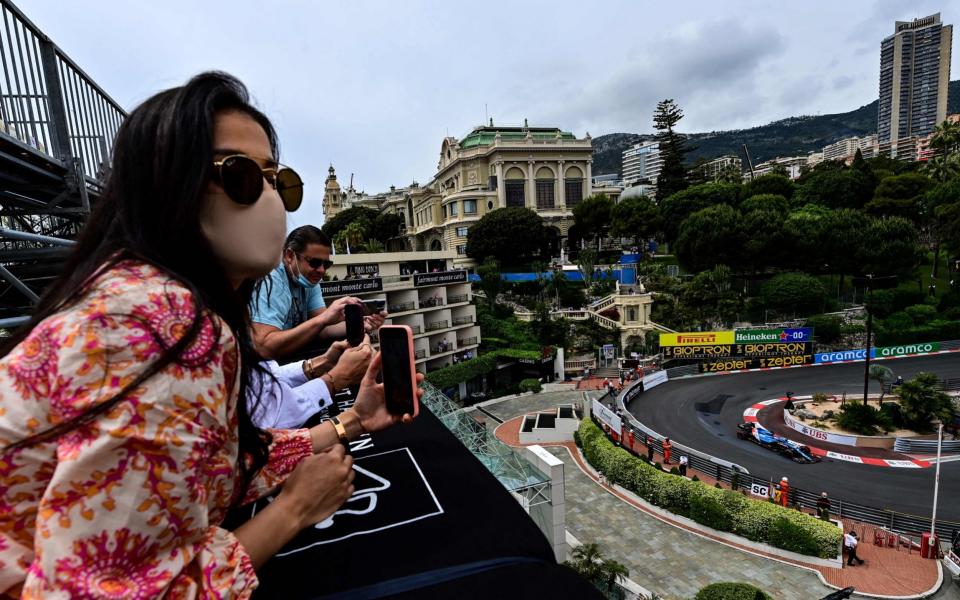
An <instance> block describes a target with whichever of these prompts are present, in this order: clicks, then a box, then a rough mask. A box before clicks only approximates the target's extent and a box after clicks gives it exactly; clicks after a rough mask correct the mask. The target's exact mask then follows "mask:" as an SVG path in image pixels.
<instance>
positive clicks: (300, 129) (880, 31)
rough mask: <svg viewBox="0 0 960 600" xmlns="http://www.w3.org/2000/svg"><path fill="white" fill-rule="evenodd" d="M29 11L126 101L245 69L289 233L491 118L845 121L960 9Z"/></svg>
mask: <svg viewBox="0 0 960 600" xmlns="http://www.w3.org/2000/svg"><path fill="white" fill-rule="evenodd" d="M17 5H18V6H19V7H20V8H21V9H22V10H23V11H24V12H25V13H26V14H27V16H28V17H29V18H30V19H31V20H33V22H34V23H35V24H37V25H38V26H39V27H40V28H41V29H42V30H43V31H45V32H46V33H47V34H48V35H49V36H50V37H51V38H52V39H53V41H54V42H55V43H57V44H58V45H59V46H60V47H61V48H62V49H63V50H64V51H65V52H66V53H67V54H68V55H69V56H70V57H71V58H73V59H74V60H75V61H76V62H77V63H78V64H79V65H80V66H81V67H82V68H83V69H84V70H85V71H86V72H87V73H89V74H90V75H91V76H92V77H93V78H94V79H95V80H96V81H97V82H98V83H99V84H100V85H101V86H102V87H103V88H104V89H105V90H106V91H107V92H108V93H109V94H111V95H112V96H113V97H114V99H115V100H117V101H118V102H119V103H120V104H121V105H122V106H124V107H125V108H127V109H130V108H133V107H134V106H136V105H137V104H138V103H139V102H140V101H142V100H143V99H145V98H147V97H148V96H149V95H151V94H153V93H154V92H156V91H159V90H161V89H164V88H166V87H170V86H174V85H179V84H181V83H183V82H184V81H185V80H186V79H188V78H189V77H190V76H191V75H192V74H195V73H197V72H200V71H203V70H207V69H222V70H225V71H228V72H231V73H233V74H235V75H237V76H238V77H240V78H241V79H242V80H243V81H244V82H246V83H247V85H248V86H249V87H250V88H251V91H252V92H253V95H254V96H255V97H256V99H257V102H258V104H259V105H260V107H261V108H263V109H264V110H265V111H266V112H267V114H268V115H269V116H270V117H271V118H272V119H273V120H274V121H275V123H276V125H277V126H278V129H279V132H280V136H281V145H282V159H283V161H284V162H286V163H289V164H290V165H291V166H293V167H294V168H296V169H297V170H298V171H299V172H300V173H301V175H303V177H304V179H305V180H306V182H307V186H308V187H307V196H306V200H305V202H304V207H303V208H301V210H300V211H299V212H298V213H297V214H295V215H294V216H293V218H292V219H291V225H300V224H304V223H315V224H319V223H320V222H321V221H322V219H323V215H322V212H321V210H320V204H321V200H322V196H323V181H324V178H325V177H326V169H327V166H328V165H329V163H331V162H332V163H333V165H334V166H335V167H336V169H337V174H338V177H339V179H340V181H341V185H343V186H344V187H345V186H346V183H347V181H349V178H350V174H351V173H354V183H355V186H356V187H357V188H358V189H362V190H365V191H367V192H369V193H377V192H381V191H385V190H386V189H388V188H389V186H390V185H391V184H393V185H397V186H403V185H407V184H409V183H410V182H411V181H412V180H414V179H415V180H417V181H419V182H421V183H425V182H427V181H429V179H430V178H431V176H432V175H433V173H434V170H435V169H436V165H437V159H438V157H439V152H440V144H441V141H442V138H443V136H444V135H447V134H449V135H453V136H457V137H462V136H463V135H464V134H465V133H467V132H468V131H470V129H471V128H472V127H474V126H476V125H480V124H482V123H483V122H484V117H485V115H486V114H489V116H491V117H493V119H494V122H495V123H497V124H503V125H508V124H521V123H522V122H523V119H524V118H527V119H529V122H530V124H531V125H540V126H559V127H562V128H563V129H565V130H569V131H573V132H574V133H575V134H576V135H577V136H578V137H580V136H583V135H584V134H585V133H586V132H588V131H589V132H590V134H591V135H593V136H594V137H596V136H598V135H601V134H604V133H612V132H638V133H639V132H649V131H650V130H651V115H652V112H653V109H654V107H655V105H656V103H657V101H658V100H660V99H663V98H674V99H675V100H676V101H677V102H678V103H679V104H680V106H681V107H682V108H683V109H684V112H685V113H686V117H685V118H684V120H683V122H682V124H681V125H682V126H681V129H682V130H684V131H708V130H720V129H734V128H741V127H750V126H754V125H761V124H763V123H766V122H769V121H772V120H776V119H780V118H783V117H787V116H793V115H799V114H818V113H831V112H844V111H847V110H851V109H854V108H857V107H858V106H861V105H863V104H866V103H868V102H871V101H873V100H875V99H876V97H877V89H878V76H879V62H880V59H879V53H880V52H879V49H880V41H881V39H883V38H884V37H886V36H888V35H890V34H892V33H893V27H894V21H896V20H909V19H913V18H916V17H919V16H926V15H929V14H932V13H934V12H937V11H940V12H941V13H942V18H943V21H944V22H945V23H950V24H956V19H957V17H958V15H960V3H957V2H956V1H952V2H947V1H945V0H940V1H939V2H937V1H927V0H915V1H911V2H904V1H893V0H869V1H868V0H860V1H838V0H828V1H823V0H807V1H806V2H799V3H786V2H780V1H773V0H770V1H767V2H749V1H744V0H735V1H734V0H726V1H724V2H715V1H701V2H684V1H675V2H654V1H652V0H650V1H640V0H633V1H614V2H607V1H604V0H598V1H597V2H592V3H587V2H566V1H554V2H539V1H529V2H527V1H523V0H520V1H517V0H513V1H510V2H499V1H489V2H483V3H461V2H451V1H449V0H448V1H436V2H428V1H414V0H403V1H396V0H391V1H377V2H372V1H371V2H367V1H363V0H352V1H349V2H319V1H316V2H314V1H309V0H300V1H283V2H250V1H246V0H234V1H233V2H221V1H212V0H211V1H204V2H195V1H188V0H164V1H161V2H147V1H144V0H123V1H120V0H95V1H89V2H64V1H63V0H19V1H18V2H17ZM955 38H956V36H955ZM958 46H960V42H957V44H955V47H954V52H953V64H954V70H953V73H952V78H953V79H957V78H958V77H960V74H958V73H957V66H956V65H960V50H958ZM485 106H486V109H485Z"/></svg>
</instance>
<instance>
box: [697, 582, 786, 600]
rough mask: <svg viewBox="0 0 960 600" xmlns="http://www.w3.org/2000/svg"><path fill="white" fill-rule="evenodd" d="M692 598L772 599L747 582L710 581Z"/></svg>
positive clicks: (723, 599)
mask: <svg viewBox="0 0 960 600" xmlns="http://www.w3.org/2000/svg"><path fill="white" fill-rule="evenodd" d="M693 600H773V599H772V598H770V595H769V594H767V593H766V592H764V591H763V590H761V589H760V588H758V587H756V586H752V585H750V584H749V583H711V584H710V585H708V586H707V587H705V588H702V589H701V590H700V591H699V592H697V595H696V597H695V598H694V599H693Z"/></svg>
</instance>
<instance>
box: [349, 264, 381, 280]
mask: <svg viewBox="0 0 960 600" xmlns="http://www.w3.org/2000/svg"><path fill="white" fill-rule="evenodd" d="M347 275H353V276H354V277H359V276H365V275H372V276H374V277H376V276H378V275H380V265H378V264H377V263H367V264H361V265H347Z"/></svg>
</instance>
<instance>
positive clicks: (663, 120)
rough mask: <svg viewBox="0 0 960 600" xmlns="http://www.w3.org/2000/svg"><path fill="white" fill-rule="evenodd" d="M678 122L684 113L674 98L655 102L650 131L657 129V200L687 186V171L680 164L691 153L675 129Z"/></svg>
mask: <svg viewBox="0 0 960 600" xmlns="http://www.w3.org/2000/svg"><path fill="white" fill-rule="evenodd" d="M681 119H683V110H681V109H680V107H679V106H677V103H676V102H674V101H673V99H667V100H663V101H661V102H658V103H657V109H656V111H655V112H654V113H653V128H654V129H656V130H657V142H658V143H659V144H660V146H659V150H660V159H661V161H662V166H661V167H660V174H659V175H658V176H657V200H658V201H663V200H664V199H666V198H667V197H668V196H672V195H673V194H676V193H677V192H679V191H681V190H683V189H685V188H686V187H687V185H688V183H687V170H686V168H685V167H684V166H683V163H684V160H685V158H686V156H687V153H688V152H690V150H689V149H688V148H687V142H686V136H685V135H683V134H680V133H677V132H676V131H675V129H674V128H675V127H676V126H677V123H679V122H680V120H681Z"/></svg>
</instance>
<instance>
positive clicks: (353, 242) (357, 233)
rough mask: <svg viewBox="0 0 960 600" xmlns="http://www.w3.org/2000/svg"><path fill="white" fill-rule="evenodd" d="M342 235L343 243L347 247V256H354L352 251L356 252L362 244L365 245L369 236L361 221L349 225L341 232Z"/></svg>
mask: <svg viewBox="0 0 960 600" xmlns="http://www.w3.org/2000/svg"><path fill="white" fill-rule="evenodd" d="M340 233H342V234H343V241H344V243H345V244H346V246H347V254H352V250H351V249H353V250H356V249H357V248H358V247H359V246H360V245H361V244H363V240H364V238H365V237H366V236H367V231H366V228H365V227H364V224H363V223H362V222H360V221H353V222H351V223H349V224H348V225H347V226H346V227H344V228H343V229H341V230H340Z"/></svg>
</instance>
